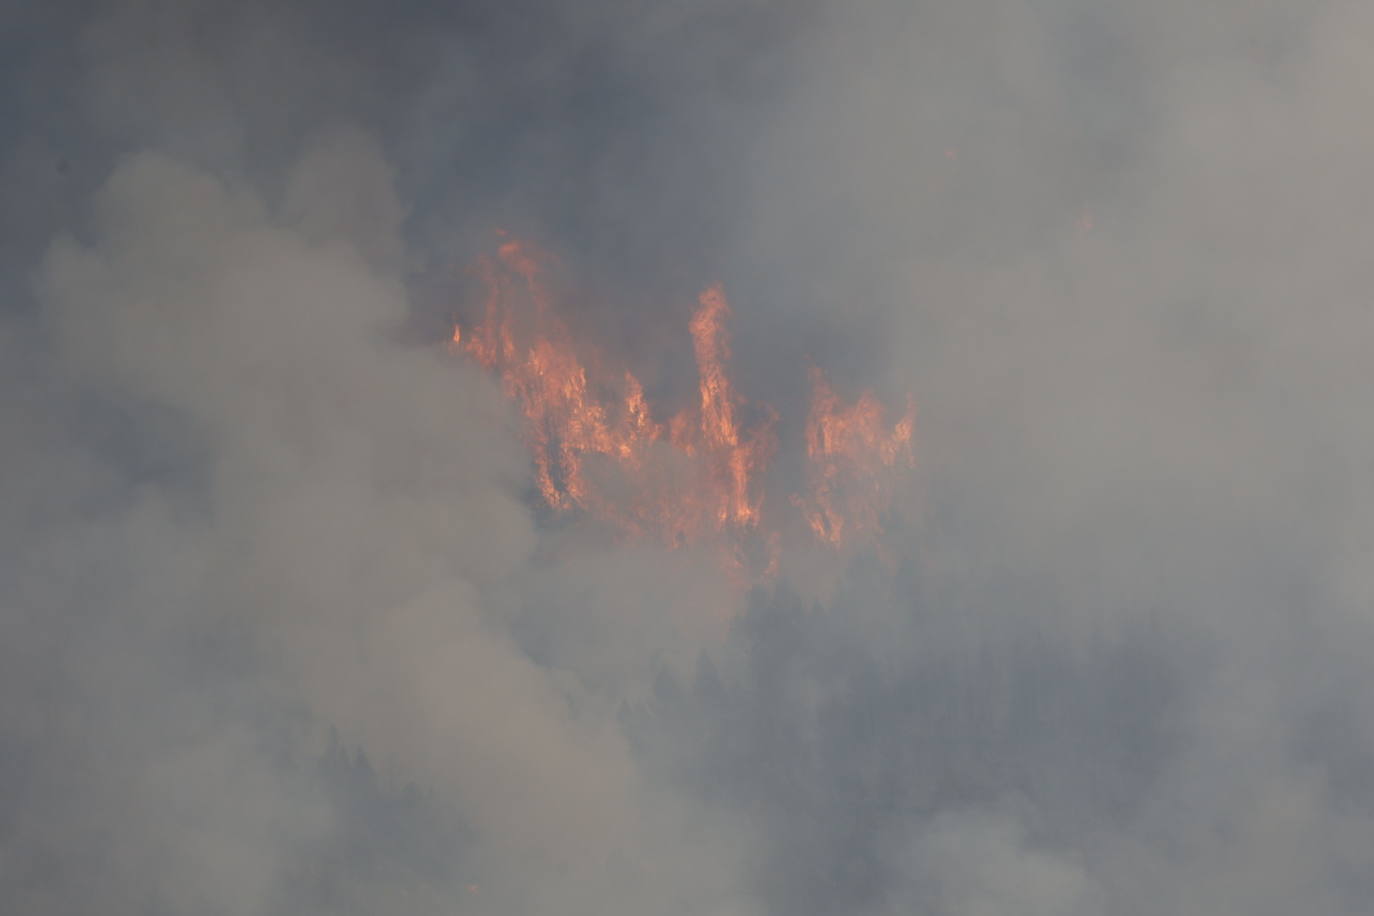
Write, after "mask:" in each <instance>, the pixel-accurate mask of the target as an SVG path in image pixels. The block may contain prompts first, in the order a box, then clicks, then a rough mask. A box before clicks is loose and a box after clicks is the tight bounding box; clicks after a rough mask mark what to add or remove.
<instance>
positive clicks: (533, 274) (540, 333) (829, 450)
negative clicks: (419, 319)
mask: <svg viewBox="0 0 1374 916" xmlns="http://www.w3.org/2000/svg"><path fill="white" fill-rule="evenodd" d="M544 262H545V259H544V258H543V257H541V256H540V255H539V254H538V253H537V252H536V251H535V250H534V249H533V248H532V247H531V246H529V245H528V244H525V243H522V242H520V241H515V240H510V241H506V242H504V243H503V244H501V245H500V246H499V248H498V249H497V251H496V253H495V254H494V255H488V256H484V257H483V258H481V259H480V260H479V261H478V263H477V268H476V269H477V272H478V275H479V277H480V280H481V284H482V287H483V290H484V297H485V302H484V317H483V318H482V320H481V321H480V323H477V324H474V325H473V326H471V327H467V328H464V327H462V326H461V325H455V327H454V329H453V346H454V348H455V349H457V350H459V351H461V352H464V353H466V354H467V355H468V356H470V357H471V358H473V359H475V360H476V361H477V362H479V363H480V364H481V365H482V366H484V367H486V368H487V369H489V370H491V371H492V372H494V373H496V374H497V375H499V377H500V379H501V382H502V386H503V388H504V390H505V392H506V394H507V396H509V397H510V398H511V399H512V400H513V401H515V402H516V403H517V404H518V405H519V407H520V409H521V411H522V412H523V414H524V416H525V421H526V423H525V425H526V431H527V436H528V441H529V446H530V451H531V453H532V457H533V462H534V474H535V482H536V484H537V486H538V489H539V492H540V495H541V496H542V498H543V500H544V502H545V503H546V504H547V505H548V506H549V508H550V509H551V510H553V511H557V512H565V511H572V510H580V511H582V512H585V513H587V514H589V515H591V516H593V517H595V518H597V519H600V520H602V521H603V522H605V523H607V524H609V525H611V526H612V527H613V528H615V529H616V530H618V531H620V532H622V533H623V534H625V535H626V536H629V537H634V538H652V539H657V540H659V541H661V542H662V543H664V544H667V545H669V546H672V547H676V546H681V545H686V544H695V543H707V542H709V543H712V544H715V545H717V546H718V547H720V549H721V550H722V554H723V556H724V557H725V558H726V560H727V563H728V565H729V566H730V567H731V568H732V569H733V570H734V571H736V572H738V573H740V574H743V575H745V576H747V578H750V579H755V580H766V579H768V578H771V577H772V576H773V575H774V574H775V573H776V571H777V567H778V553H779V545H780V543H781V538H782V534H783V531H784V530H786V529H787V528H789V527H797V528H801V529H804V530H806V531H809V532H810V535H811V536H813V537H814V538H815V539H816V540H817V541H818V542H820V543H821V544H823V545H826V546H827V547H829V548H832V549H835V550H848V549H855V548H859V547H862V546H864V545H865V544H866V543H868V542H871V541H872V540H873V539H874V538H875V537H876V536H877V535H879V534H881V532H882V519H883V516H884V514H885V513H886V512H887V511H888V509H889V506H890V504H891V501H892V498H893V493H894V489H895V487H896V484H897V481H898V477H899V475H900V473H901V472H902V471H905V470H908V469H910V468H912V467H913V466H914V457H913V453H912V434H913V431H914V425H915V404H914V402H913V401H912V400H911V399H910V398H908V400H907V404H906V409H905V412H904V413H903V414H902V415H901V416H900V417H898V418H897V419H896V420H895V422H892V421H889V420H888V418H887V410H886V409H885V408H884V406H883V404H882V403H881V402H880V401H879V400H878V398H877V396H876V395H874V394H873V392H871V391H864V392H862V393H861V394H860V395H859V397H858V399H857V400H856V401H855V402H853V403H852V404H846V403H845V402H844V401H842V400H841V398H840V396H839V395H838V394H836V393H835V391H834V389H833V388H832V387H831V385H830V382H829V380H828V379H827V377H826V375H825V373H824V372H823V371H822V370H820V369H819V368H812V369H811V371H810V374H811V404H810V409H809V411H808V416H807V421H806V426H805V442H806V450H807V462H806V463H807V472H806V488H805V489H804V491H802V492H797V493H792V494H790V497H789V498H787V499H773V500H772V501H770V500H768V499H766V498H765V496H766V488H765V485H764V482H765V474H766V472H767V469H768V466H769V463H770V461H771V460H772V459H773V458H774V456H775V454H776V452H777V449H778V436H777V425H778V414H777V412H776V411H775V410H773V409H772V408H771V407H769V406H767V405H765V404H758V403H750V402H749V401H747V400H746V399H745V398H744V397H743V396H741V395H740V394H739V393H738V392H737V391H736V390H735V387H734V384H733V382H732V381H731V377H730V358H731V351H730V333H729V328H728V324H729V319H730V315H731V309H730V303H729V301H728V300H727V299H726V298H725V293H724V291H723V290H722V289H721V287H720V286H719V285H715V286H711V287H708V288H707V289H706V290H705V291H703V292H702V293H701V294H700V296H699V297H698V306H697V310H696V312H695V313H694V315H693V316H692V319H691V322H690V324H689V330H690V332H691V337H692V346H693V351H694V355H695V357H696V367H697V376H698V391H697V397H696V400H695V403H693V404H690V405H689V406H687V407H684V408H683V409H682V410H680V411H678V412H677V413H675V414H673V415H671V416H668V417H662V415H661V414H660V413H659V412H658V411H657V410H655V408H654V406H653V405H651V404H650V403H649V402H648V401H647V400H646V398H645V394H644V386H643V385H642V384H641V382H640V380H639V379H638V378H637V377H636V376H635V375H634V373H632V372H630V371H628V370H625V371H612V370H610V369H608V368H606V367H605V366H604V365H603V364H602V362H601V360H600V359H598V358H597V357H596V354H594V353H593V352H592V351H591V350H590V349H589V348H587V347H585V346H580V345H578V342H576V341H574V339H573V337H572V335H571V333H570V331H569V329H568V327H567V325H566V324H565V323H564V322H563V321H562V320H561V319H560V318H559V316H558V314H557V312H556V309H555V302H554V297H553V294H552V291H551V290H550V288H549V284H548V281H547V279H546V273H545V270H544Z"/></svg>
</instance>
